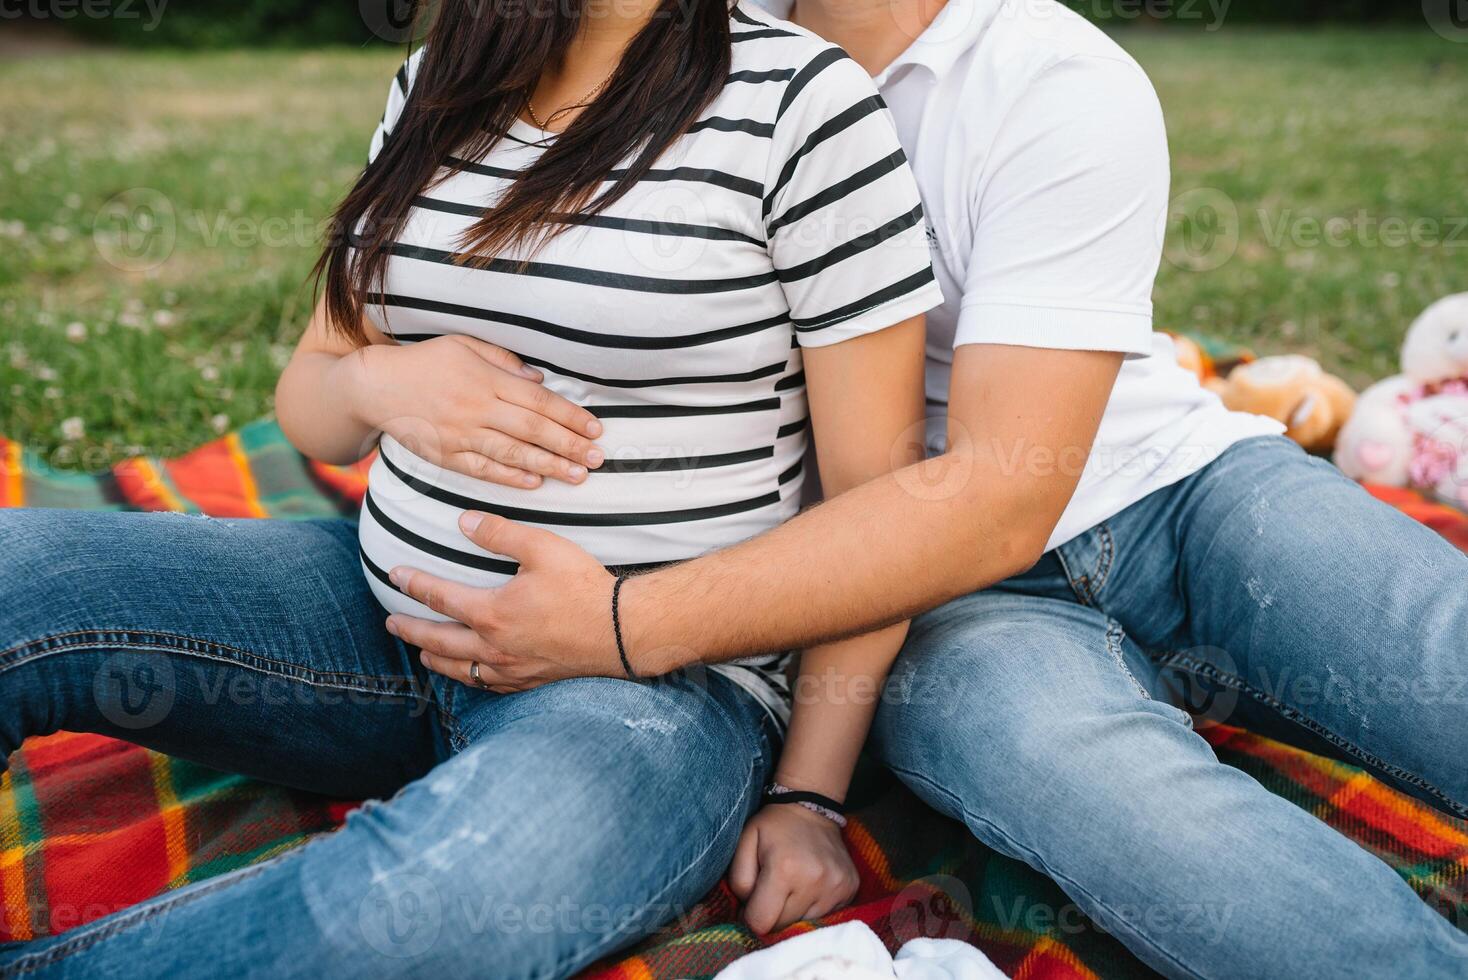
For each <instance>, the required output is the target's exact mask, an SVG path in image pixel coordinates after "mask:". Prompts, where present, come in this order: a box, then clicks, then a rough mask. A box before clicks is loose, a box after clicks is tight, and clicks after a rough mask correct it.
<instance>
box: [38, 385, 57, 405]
mask: <svg viewBox="0 0 1468 980" xmlns="http://www.w3.org/2000/svg"><path fill="white" fill-rule="evenodd" d="M42 394H44V395H45V396H46V397H47V398H49V399H51V400H52V401H55V400H56V399H58V398H60V397H61V389H60V388H58V387H56V386H55V385H47V386H46V390H45V391H44V392H42Z"/></svg>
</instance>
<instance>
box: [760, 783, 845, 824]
mask: <svg viewBox="0 0 1468 980" xmlns="http://www.w3.org/2000/svg"><path fill="white" fill-rule="evenodd" d="M765 803H766V804H772V803H794V804H795V805H796V806H800V807H804V808H805V809H807V810H809V811H810V812H811V813H818V814H820V815H821V816H823V817H825V818H826V819H827V820H829V821H831V822H832V823H833V824H835V825H836V826H838V827H840V828H842V829H843V830H844V829H846V816H845V813H846V807H844V806H843V805H841V804H840V803H839V802H837V801H836V800H833V799H831V798H830V797H829V796H822V795H821V794H820V793H811V792H808V791H806V790H799V789H791V788H790V787H789V786H782V785H780V784H779V783H771V784H770V785H769V787H768V788H767V789H766V790H765Z"/></svg>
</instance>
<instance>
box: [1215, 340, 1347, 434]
mask: <svg viewBox="0 0 1468 980" xmlns="http://www.w3.org/2000/svg"><path fill="white" fill-rule="evenodd" d="M1205 383H1206V384H1207V386H1208V388H1210V389H1211V390H1212V391H1214V392H1216V393H1217V394H1218V396H1219V397H1220V398H1222V399H1223V403H1224V404H1225V405H1227V406H1228V407H1229V408H1231V409H1233V410H1234V411H1236V412H1252V413H1253V414H1255V415H1267V416H1269V417H1270V418H1273V419H1277V420H1279V421H1280V422H1282V423H1284V425H1285V435H1287V436H1289V437H1290V438H1291V439H1293V440H1295V441H1296V442H1298V443H1299V444H1300V445H1302V446H1304V447H1305V448H1306V449H1308V450H1310V451H1311V452H1326V451H1328V450H1330V448H1331V447H1332V446H1334V445H1335V440H1336V436H1337V435H1338V434H1339V433H1340V431H1341V426H1343V425H1345V424H1346V420H1347V419H1349V418H1350V417H1351V411H1352V410H1353V409H1354V408H1355V406H1356V392H1355V391H1353V390H1352V389H1351V386H1350V385H1348V384H1346V383H1345V382H1344V381H1342V380H1341V379H1340V378H1337V377H1335V376H1334V375H1331V374H1327V373H1326V372H1325V370H1324V369H1323V368H1321V366H1320V365H1319V364H1318V363H1316V362H1315V361H1314V360H1313V359H1311V358H1308V357H1305V356H1304V355H1301V354H1283V355H1280V356H1277V357H1264V358H1260V359H1259V360H1257V361H1253V362H1251V363H1248V364H1241V365H1239V366H1238V367H1236V368H1234V369H1233V371H1232V372H1231V373H1230V374H1229V376H1228V377H1227V378H1213V379H1211V380H1209V381H1207V382H1205Z"/></svg>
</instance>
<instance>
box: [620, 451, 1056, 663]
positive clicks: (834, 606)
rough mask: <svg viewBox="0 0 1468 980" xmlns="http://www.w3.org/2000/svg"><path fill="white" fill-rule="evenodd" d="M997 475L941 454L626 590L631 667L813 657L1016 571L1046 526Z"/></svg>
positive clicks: (981, 460) (1017, 482) (985, 465)
mask: <svg viewBox="0 0 1468 980" xmlns="http://www.w3.org/2000/svg"><path fill="white" fill-rule="evenodd" d="M1002 469H1003V467H1002V465H1001V461H1000V460H999V459H998V458H994V457H988V456H976V455H974V454H963V455H959V454H949V455H947V456H941V457H938V458H935V459H932V460H928V461H927V462H925V463H919V464H917V465H915V466H911V467H908V468H907V469H904V470H901V471H898V472H897V473H894V474H889V475H887V476H883V477H880V478H878V479H876V480H873V481H872V482H870V483H868V484H865V485H863V486H861V487H857V488H856V489H854V490H851V491H848V492H847V493H844V494H842V495H840V496H839V497H836V498H835V499H833V500H829V501H826V502H825V503H823V504H821V505H820V506H818V507H815V508H812V509H811V510H808V511H806V512H805V513H803V514H801V515H799V516H798V517H796V518H795V519H794V520H791V521H789V522H788V523H786V524H784V525H782V526H781V527H779V528H776V529H774V530H772V531H769V532H767V533H765V534H763V535H760V536H759V537H757V538H753V539H751V540H749V541H746V542H744V543H742V544H739V545H736V546H734V547H732V548H728V549H725V550H723V551H719V552H715V553H714V554H711V555H706V556H704V557H703V558H699V559H696V560H694V561H691V562H686V563H684V564H681V565H676V566H673V567H670V568H667V569H663V570H661V571H659V572H656V573H653V574H650V575H644V576H640V577H638V578H636V579H633V580H631V581H629V582H628V583H627V586H626V587H625V588H624V589H623V593H622V603H623V609H624V610H625V613H624V620H623V623H624V629H628V630H629V631H630V633H629V635H630V646H629V649H630V651H631V653H632V656H633V657H634V662H638V661H639V659H640V662H641V663H642V664H643V665H644V666H643V669H647V670H648V671H649V672H663V671H667V670H672V669H676V668H677V667H680V666H686V665H688V664H690V663H699V662H703V663H712V662H718V661H723V660H729V659H733V658H736V657H741V656H747V655H751V654H755V653H764V652H769V651H774V650H783V649H794V648H805V647H810V646H814V645H816V644H819V643H826V642H830V641H832V640H837V639H841V638H844V637H848V636H853V635H856V634H859V633H864V632H867V631H869V630H872V629H877V628H880V627H884V626H888V625H891V624H893V623H898V622H901V621H902V620H905V619H909V618H911V617H912V616H914V615H916V614H917V613H920V612H923V611H925V610H927V609H931V608H933V607H935V606H938V605H941V604H942V603H943V602H946V601H947V600H949V599H952V598H954V597H956V596H960V595H964V594H966V593H968V592H971V591H974V590H975V589H978V588H982V587H984V586H986V585H990V584H992V583H994V582H998V581H1001V580H1003V579H1005V578H1008V577H1009V576H1011V575H1014V574H1017V573H1019V572H1021V571H1023V570H1024V569H1026V568H1028V567H1030V565H1032V564H1033V563H1034V561H1035V559H1036V558H1037V557H1038V556H1039V554H1040V551H1041V549H1042V548H1043V546H1044V538H1045V537H1046V536H1048V533H1049V528H1050V527H1051V526H1053V523H1054V521H1053V517H1052V518H1050V520H1049V521H1048V523H1047V521H1046V519H1045V516H1044V515H1043V514H1036V513H1034V511H1035V510H1036V509H1037V507H1036V506H1035V505H1033V504H1031V503H1028V502H1027V501H1026V497H1027V495H1028V493H1029V489H1030V488H1029V484H1030V481H1027V480H1025V479H1024V478H1023V476H1022V475H1018V474H1014V473H1007V474H1006V473H1004V472H1002ZM950 484H952V486H950ZM629 624H635V625H629Z"/></svg>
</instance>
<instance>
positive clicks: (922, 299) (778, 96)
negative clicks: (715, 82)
mask: <svg viewBox="0 0 1468 980" xmlns="http://www.w3.org/2000/svg"><path fill="white" fill-rule="evenodd" d="M731 17H732V25H731V26H732V29H733V49H732V50H733V66H732V71H731V73H730V75H729V78H728V81H727V83H726V84H725V85H724V87H723V89H722V91H721V93H720V94H719V96H718V97H717V98H716V99H715V100H714V101H713V103H712V104H711V105H710V106H709V107H708V108H707V109H706V110H705V111H704V114H703V116H702V117H701V118H700V120H699V121H698V122H697V123H696V124H695V125H694V126H693V127H692V128H691V130H690V131H689V132H688V133H687V134H686V135H685V136H683V137H681V138H680V139H678V140H677V141H676V142H675V143H674V144H673V145H672V146H671V147H670V148H669V149H668V150H667V151H666V152H665V153H664V155H663V156H662V157H660V158H659V160H658V161H657V162H656V163H655V164H654V169H653V170H652V171H651V172H650V173H649V174H648V175H647V176H646V177H645V178H644V179H643V180H641V181H639V183H638V184H637V186H635V187H634V188H632V189H631V191H630V192H629V193H627V195H626V196H624V197H623V198H622V199H621V200H619V201H618V202H616V203H615V204H614V205H613V206H611V207H610V208H609V209H608V210H607V211H605V212H603V213H602V214H599V215H596V216H592V217H590V218H587V219H585V220H584V221H578V222H577V223H575V224H574V225H573V226H572V227H571V228H569V229H567V230H566V231H564V232H563V233H562V234H560V235H558V236H557V237H555V238H552V239H551V240H550V242H549V243H548V244H547V245H545V246H544V247H543V248H541V249H540V250H539V251H538V252H535V253H533V254H532V255H530V256H529V259H530V261H529V262H528V264H523V263H522V261H521V260H522V259H523V258H525V257H526V256H524V255H522V254H519V253H515V252H512V253H507V254H505V255H503V256H500V257H494V258H488V259H485V258H475V259H473V260H472V262H470V263H468V264H455V262H454V258H455V248H456V247H457V243H458V242H459V240H460V236H461V234H462V233H463V232H464V231H465V230H466V229H467V228H468V227H469V226H470V225H471V224H472V223H473V222H474V220H475V218H476V216H477V215H479V214H480V213H481V212H482V210H483V209H484V208H486V207H489V206H492V205H493V203H494V201H495V200H496V198H497V197H498V195H500V194H501V193H503V191H504V189H505V188H506V187H507V186H508V185H509V182H511V181H513V180H514V179H515V177H516V174H517V172H519V171H522V170H524V169H525V168H527V167H529V166H531V165H532V164H533V163H534V161H535V160H536V158H537V156H538V155H539V154H540V153H541V152H542V150H543V148H544V146H545V145H546V142H545V141H547V140H549V139H554V136H553V135H550V134H546V133H542V132H541V131H540V130H538V129H536V128H535V127H532V126H530V125H528V124H525V123H523V122H517V123H516V124H515V125H514V127H513V128H512V129H511V130H510V132H509V134H508V135H507V136H506V137H505V138H504V139H501V140H500V141H498V142H497V143H496V145H495V146H494V147H492V148H491V149H490V151H489V152H488V153H487V154H485V155H484V156H483V157H482V158H481V159H477V160H469V161H445V163H446V164H447V165H448V166H447V168H446V169H445V170H444V171H442V172H441V174H440V176H442V177H443V179H442V180H441V181H439V182H437V183H431V184H430V185H429V187H427V188H426V189H425V190H424V191H423V192H422V196H421V199H420V200H419V202H418V205H417V207H416V208H415V209H414V211H413V212H412V214H411V216H410V218H409V221H408V223H407V226H406V227H405V228H404V230H403V232H402V234H401V236H400V237H399V239H398V241H397V243H396V244H395V245H393V246H392V249H391V256H390V258H389V261H388V265H387V270H386V278H385V283H384V286H385V289H384V291H385V293H386V294H387V300H386V309H385V310H384V309H376V308H374V309H373V310H370V311H369V312H370V314H371V315H372V317H373V319H374V320H376V321H377V322H378V325H379V326H380V327H383V328H384V329H385V330H387V331H388V332H389V333H391V334H392V335H393V336H395V337H396V338H397V339H398V340H399V341H402V342H412V341H416V340H423V339H427V338H430V337H435V336H439V335H442V334H465V335H468V336H473V337H477V338H480V339H482V340H486V341H489V342H492V343H495V344H498V345H500V346H502V347H505V348H507V349H509V350H512V351H514V352H515V353H517V354H518V355H520V357H522V358H523V359H524V360H525V361H526V362H527V363H529V364H533V365H535V366H536V367H537V368H540V369H541V370H542V371H544V373H545V376H546V382H545V383H546V385H547V386H548V387H550V388H551V389H553V390H554V391H556V392H558V393H559V394H561V395H563V396H565V397H566V398H568V399H570V400H571V401H573V402H576V403H578V404H581V405H584V406H585V407H586V408H587V409H588V410H590V411H591V412H592V413H593V414H595V415H596V416H597V417H598V418H600V419H601V420H602V423H603V425H604V428H605V431H604V434H603V436H602V437H601V439H600V440H598V443H599V445H600V446H601V447H602V449H603V450H605V452H606V456H607V462H606V463H605V465H603V466H602V467H601V468H600V469H598V470H594V471H592V473H591V475H590V476H589V477H588V479H587V480H586V481H585V482H584V483H583V484H582V485H580V486H568V485H565V484H562V483H559V482H556V481H546V482H545V483H544V484H543V485H542V486H541V487H539V488H537V489H535V490H518V489H510V488H506V487H501V486H496V485H492V484H488V483H483V482H480V481H477V480H474V479H471V478H469V477H466V476H462V475H460V474H458V473H454V472H450V471H447V470H443V469H440V468H438V467H435V466H432V465H430V464H429V463H427V462H426V461H425V460H423V459H421V458H419V457H418V456H415V455H414V454H413V453H412V452H410V451H409V450H408V449H407V448H405V447H404V446H402V445H400V444H398V443H397V442H395V441H394V440H392V439H391V438H388V437H384V438H383V440H382V452H381V456H380V458H379V459H378V461H377V462H376V464H375V465H374V466H373V467H372V470H371V475H370V479H369V487H370V489H369V493H368V497H367V501H366V505H365V506H364V508H363V511H362V518H361V545H362V556H363V562H364V566H365V568H366V570H367V573H368V579H369V581H370V582H371V583H372V587H373V589H374V590H375V592H376V594H377V596H378V598H379V599H380V600H381V601H382V603H383V604H384V605H385V606H386V607H387V608H388V609H390V610H393V611H398V612H405V613H409V614H411V615H416V616H424V617H434V618H439V617H436V616H435V614H434V613H432V612H431V611H430V610H428V609H426V608H425V607H423V606H420V605H419V604H417V603H416V602H414V601H413V600H412V599H409V598H408V597H407V596H404V595H402V594H401V593H400V592H398V591H397V590H396V589H394V588H393V587H392V585H391V584H390V583H389V582H388V581H387V576H386V570H389V569H391V568H392V567H394V566H396V565H409V566H411V567H415V568H419V569H423V570H425V571H428V572H431V573H433V574H435V575H439V576H442V577H444V578H451V579H456V580H460V581H466V582H469V583H472V584H476V585H485V586H492V585H497V584H500V583H502V582H504V581H505V580H506V578H507V576H510V575H512V574H513V573H514V571H515V565H514V563H513V562H511V561H510V560H508V559H506V558H504V557H502V556H498V555H493V554H490V553H488V552H486V551H483V550H482V549H480V548H478V547H477V546H475V545H473V544H472V543H470V542H469V541H468V540H467V539H466V538H465V537H464V536H463V535H462V534H461V533H460V532H459V530H458V526H457V523H456V522H457V519H458V516H459V514H460V513H461V512H462V511H463V510H465V509H469V508H473V509H477V510H482V511H486V512H489V513H494V514H499V515H502V516H504V517H506V518H509V519H511V520H515V521H520V522H523V523H526V524H531V525H536V526H540V527H544V528H547V529H549V530H551V531H554V532H555V533H557V534H560V535H562V536H565V537H567V538H570V539H572V540H574V541H575V542H576V543H578V544H579V545H581V546H582V547H584V548H585V549H586V550H587V551H589V552H590V553H591V554H592V555H594V556H596V558H597V559H598V560H600V561H602V562H604V563H606V564H608V565H611V566H633V567H636V566H644V565H655V564H662V563H666V562H672V561H678V560H682V559H687V558H692V557H695V556H697V555H700V554H702V553H704V552H707V551H710V550H713V549H715V548H720V547H723V546H726V545H730V544H733V543H736V542H738V541H741V540H744V539H746V538H749V537H751V536H753V535H755V534H758V533H759V532H761V531H765V530H767V529H769V528H771V527H774V526H775V525H777V524H779V523H781V522H782V521H784V520H786V519H788V518H790V517H791V516H793V515H794V514H795V512H796V510H797V507H798V504H799V499H800V486H801V481H802V476H803V474H802V472H801V459H802V456H803V454H804V450H805V443H806V434H805V433H806V400H805V378H804V375H803V373H802V371H801V356H800V349H801V348H802V347H811V346H823V345H827V344H834V343H839V342H840V341H843V340H847V339H850V338H852V337H856V336H860V335H863V334H867V333H871V332H873V331H877V330H881V329H884V328H886V327H889V326H892V325H893V324H896V323H898V322H901V321H902V320H905V319H908V318H910V317H913V316H916V315H918V314H920V313H923V312H926V311H927V310H928V309H931V308H932V307H934V306H936V305H938V304H939V303H940V302H941V301H942V296H941V293H940V291H939V288H938V286H937V284H936V282H935V281H934V277H933V271H932V268H931V265H930V263H929V255H928V245H927V240H926V232H925V228H924V224H923V217H922V206H921V204H920V202H919V199H918V193H917V189H916V186H915V184H914V181H913V179H912V175H911V174H910V173H909V172H908V169H907V165H906V161H905V159H904V157H903V154H902V150H901V148H900V146H899V145H898V142H897V137H896V134H895V133H894V131H893V128H892V123H891V121H890V118H889V116H888V114H887V111H886V107H885V106H884V105H883V104H882V101H881V99H880V98H879V97H878V95H877V93H876V89H875V87H874V85H873V83H872V80H871V78H870V77H869V76H868V75H867V74H866V72H865V71H863V70H862V69H861V68H860V66H858V65H857V64H856V63H855V62H853V61H851V60H850V59H849V58H847V57H846V56H845V55H844V54H843V53H842V52H841V51H840V49H838V48H835V47H832V46H831V45H830V44H829V43H827V42H825V41H822V40H820V39H819V38H817V37H815V36H814V35H812V34H810V33H808V32H805V31H802V30H801V29H799V28H797V27H794V26H792V25H789V24H786V23H784V22H782V21H779V20H776V19H774V18H772V17H771V16H770V15H769V14H767V13H765V12H763V11H761V10H758V9H757V8H751V7H746V6H744V5H742V4H741V5H740V6H738V7H736V8H734V10H733V11H732V14H731ZM418 64H419V58H418V56H414V57H413V58H411V59H409V61H408V62H407V64H405V65H404V67H403V70H402V71H400V72H399V73H398V77H397V79H396V80H395V82H394V85H393V87H392V89H391V92H390V97H389V100H388V106H387V113H386V115H385V116H384V119H383V123H382V126H381V127H380V128H379V130H378V133H377V135H376V136H375V138H374V139H373V143H372V152H373V154H374V155H375V154H376V153H377V151H379V150H380V149H381V147H382V145H383V141H384V140H386V139H390V138H391V133H392V128H393V126H394V124H395V122H396V120H397V118H398V116H399V114H400V112H401V111H402V108H403V105H404V104H405V102H406V100H407V98H408V94H409V93H410V92H411V91H412V85H413V80H414V76H415V73H416V71H417V69H418ZM455 170H456V172H453V171H455ZM850 397H851V398H852V399H853V400H859V399H860V398H862V397H863V395H862V392H859V391H853V392H851V393H850ZM774 666H778V665H777V664H776V662H775V661H774V660H773V659H771V658H765V660H763V661H762V662H761V663H760V664H749V663H746V664H744V665H729V666H725V667H720V668H716V669H718V670H721V671H723V672H725V673H727V674H728V676H730V677H731V678H732V679H734V680H735V681H736V682H738V683H740V684H741V685H743V686H744V687H746V688H747V689H748V690H750V691H751V693H753V694H754V695H755V696H757V697H759V698H760V699H761V701H762V702H763V703H765V704H766V705H767V706H768V707H770V708H771V710H773V711H774V712H775V713H776V714H777V715H778V716H780V717H782V718H783V717H784V716H785V715H786V714H787V713H788V695H787V692H786V691H785V690H784V685H783V681H782V680H781V679H779V677H778V676H777V675H778V671H775V670H773V669H770V668H772V667H774ZM761 667H763V668H764V669H761Z"/></svg>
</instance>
